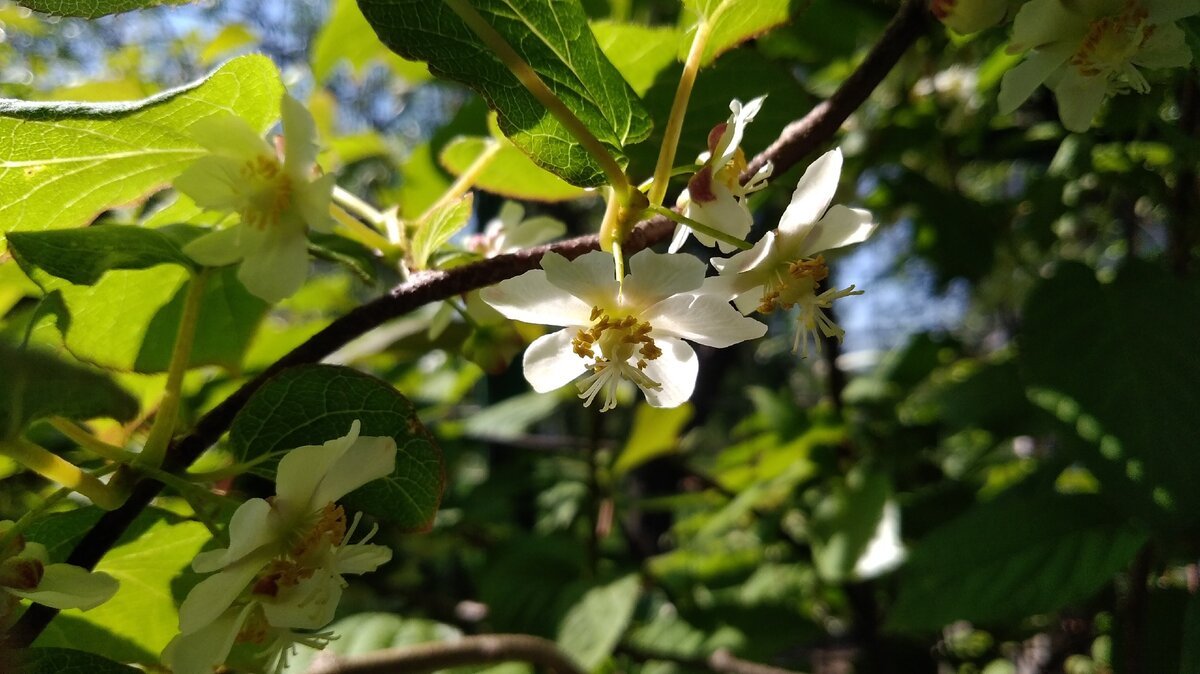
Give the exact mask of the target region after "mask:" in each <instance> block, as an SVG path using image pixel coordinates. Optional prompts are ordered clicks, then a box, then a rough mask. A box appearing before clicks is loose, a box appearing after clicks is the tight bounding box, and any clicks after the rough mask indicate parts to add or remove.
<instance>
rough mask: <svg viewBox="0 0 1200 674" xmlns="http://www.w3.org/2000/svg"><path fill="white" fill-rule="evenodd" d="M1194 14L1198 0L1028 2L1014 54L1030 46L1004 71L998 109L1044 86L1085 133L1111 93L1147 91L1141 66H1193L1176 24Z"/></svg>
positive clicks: (1070, 123) (1065, 117)
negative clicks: (1018, 60)
mask: <svg viewBox="0 0 1200 674" xmlns="http://www.w3.org/2000/svg"><path fill="white" fill-rule="evenodd" d="M1197 12H1200V0H1072V1H1070V2H1068V1H1066V0H1031V1H1030V2H1028V3H1026V4H1025V5H1024V6H1023V7H1022V8H1021V11H1020V12H1018V13H1017V18H1016V20H1015V22H1014V23H1013V34H1012V44H1011V45H1010V46H1009V51H1011V52H1021V51H1025V50H1033V51H1032V53H1031V54H1030V55H1029V57H1028V58H1026V59H1025V60H1024V61H1023V62H1022V63H1021V64H1020V65H1018V66H1016V67H1015V68H1013V69H1012V70H1010V71H1008V72H1007V73H1005V74H1004V79H1003V81H1002V82H1001V85H1000V99H999V100H1000V112H1002V113H1008V112H1012V111H1013V110H1016V109H1017V107H1018V106H1019V105H1021V103H1022V102H1023V101H1024V100H1025V99H1026V98H1029V96H1030V94H1032V93H1033V92H1034V90H1035V89H1037V88H1038V86H1040V85H1041V84H1042V83H1047V84H1049V86H1050V87H1051V88H1052V89H1054V94H1055V97H1056V98H1057V99H1058V113H1059V116H1060V117H1061V118H1062V122H1063V126H1065V127H1066V128H1067V129H1069V130H1071V131H1086V130H1087V129H1088V127H1090V126H1091V124H1092V118H1093V117H1095V115H1096V112H1097V111H1098V110H1099V109H1100V105H1101V104H1102V103H1103V102H1104V99H1105V98H1106V97H1108V96H1111V95H1114V94H1120V93H1124V92H1126V91H1129V90H1133V91H1136V92H1138V93H1146V92H1147V91H1149V90H1150V83H1149V82H1147V81H1146V78H1145V76H1144V75H1142V73H1141V71H1140V70H1139V68H1150V69H1157V68H1175V67H1180V66H1185V65H1187V64H1188V63H1191V60H1192V55H1191V50H1190V49H1189V48H1188V46H1187V44H1186V42H1185V40H1184V33H1183V30H1182V29H1180V28H1179V26H1177V25H1175V23H1174V22H1175V21H1176V20H1177V19H1180V18H1183V17H1185V16H1189V15H1191V14H1195V13H1197Z"/></svg>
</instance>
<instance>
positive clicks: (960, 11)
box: [930, 0, 1009, 35]
mask: <svg viewBox="0 0 1200 674" xmlns="http://www.w3.org/2000/svg"><path fill="white" fill-rule="evenodd" d="M1008 5H1009V2H1008V0H932V2H931V3H930V9H931V10H932V11H933V15H934V16H936V17H937V18H938V19H940V20H941V22H942V23H944V24H946V25H947V26H949V27H950V29H951V30H953V31H954V32H956V33H962V34H964V35H966V34H969V33H977V32H979V31H981V30H983V29H985V28H991V27H992V26H994V25H996V24H998V23H1000V20H1001V19H1003V18H1004V14H1005V13H1006V12H1007V11H1008Z"/></svg>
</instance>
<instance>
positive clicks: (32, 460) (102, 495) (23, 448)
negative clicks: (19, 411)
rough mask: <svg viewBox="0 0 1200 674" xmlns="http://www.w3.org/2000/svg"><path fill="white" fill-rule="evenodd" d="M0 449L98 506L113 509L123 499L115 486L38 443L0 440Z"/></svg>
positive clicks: (118, 505)
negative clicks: (112, 486) (105, 482)
mask: <svg viewBox="0 0 1200 674" xmlns="http://www.w3.org/2000/svg"><path fill="white" fill-rule="evenodd" d="M0 453H2V454H5V455H7V456H8V457H9V458H11V459H12V460H14V461H16V462H17V463H19V464H21V465H22V466H25V467H26V468H28V469H29V470H32V471H33V472H35V473H37V474H38V475H41V476H42V477H44V478H46V479H47V480H50V481H52V482H54V483H56V484H59V485H62V486H63V487H66V488H67V489H70V490H71V491H76V492H79V493H80V494H83V495H84V496H86V497H88V498H89V499H91V500H92V503H95V504H96V506H97V507H99V508H102V509H104V510H115V509H117V508H119V507H120V506H121V504H122V503H124V502H125V499H124V497H123V496H122V495H120V494H118V493H117V492H116V490H114V489H112V488H111V487H109V486H108V485H106V484H104V483H103V482H101V481H100V480H98V479H96V477H95V476H94V475H91V474H89V473H87V472H84V471H83V470H81V469H80V468H79V466H76V465H75V464H73V463H71V462H70V461H67V460H66V459H64V458H62V457H61V456H58V455H57V454H54V453H53V452H51V451H50V450H48V449H46V448H45V447H42V446H40V445H35V444H34V443H32V442H29V441H27V440H22V439H20V438H16V439H13V440H5V441H2V442H0Z"/></svg>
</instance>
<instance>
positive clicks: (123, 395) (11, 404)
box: [0, 344, 138, 438]
mask: <svg viewBox="0 0 1200 674" xmlns="http://www.w3.org/2000/svg"><path fill="white" fill-rule="evenodd" d="M0 372H2V373H4V377H3V378H4V386H0V438H7V437H12V436H13V435H16V434H17V433H20V432H21V429H23V428H24V427H25V426H26V425H27V424H29V423H30V422H32V421H36V420H38V419H42V418H45V417H50V416H64V417H69V418H72V419H89V418H92V417H101V416H107V417H112V418H114V419H117V420H119V421H129V420H130V419H132V418H133V417H134V416H136V415H137V412H138V404H137V400H136V399H134V397H133V396H131V395H129V393H127V392H126V391H125V390H124V389H122V388H121V387H120V386H117V385H116V384H115V383H113V382H112V381H111V380H109V379H108V377H105V376H104V375H102V374H98V373H95V372H91V371H89V370H86V369H84V368H82V367H80V366H78V365H71V364H69V363H65V362H63V361H60V360H58V359H57V358H54V357H53V356H50V355H49V354H45V353H41V352H37V351H28V350H24V349H17V348H14V347H12V346H8V345H6V344H0Z"/></svg>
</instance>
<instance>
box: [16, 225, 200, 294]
mask: <svg viewBox="0 0 1200 674" xmlns="http://www.w3.org/2000/svg"><path fill="white" fill-rule="evenodd" d="M189 230H190V231H189ZM203 232H204V230H202V229H198V228H197V229H191V228H187V229H184V230H178V229H176V230H172V229H166V228H164V229H144V228H142V227H122V226H109V227H87V228H84V229H72V230H63V231H49V232H13V233H12V234H10V235H9V238H8V243H9V246H10V248H11V249H12V253H13V256H14V257H15V258H17V260H18V261H19V262H20V263H21V266H22V267H24V268H26V269H30V268H32V267H37V268H38V269H41V270H42V271H45V272H46V273H48V274H50V275H52V276H56V277H58V278H60V279H64V280H66V281H70V282H71V283H74V284H76V285H92V284H93V283H95V282H97V281H99V280H100V277H101V276H103V275H104V273H105V272H107V271H110V270H113V269H148V268H150V267H154V266H157V265H160V264H176V265H180V266H182V267H184V268H187V269H191V268H194V267H195V264H194V263H193V262H192V260H191V258H189V257H188V256H186V255H184V254H183V250H182V249H181V246H182V245H183V244H184V243H187V241H188V240H190V238H192V237H193V236H195V235H196V234H200V233H203Z"/></svg>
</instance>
